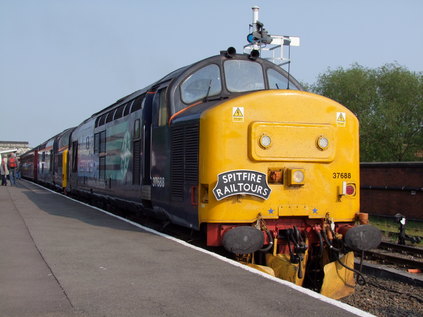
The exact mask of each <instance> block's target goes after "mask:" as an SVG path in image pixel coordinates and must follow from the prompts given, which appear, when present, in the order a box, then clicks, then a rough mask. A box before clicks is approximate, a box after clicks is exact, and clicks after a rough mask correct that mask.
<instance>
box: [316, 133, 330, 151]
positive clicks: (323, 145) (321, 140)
mask: <svg viewBox="0 0 423 317" xmlns="http://www.w3.org/2000/svg"><path fill="white" fill-rule="evenodd" d="M328 146H329V140H328V139H327V138H325V137H324V136H323V135H321V136H319V137H318V138H317V147H318V148H319V150H322V151H324V150H326V149H327V148H328Z"/></svg>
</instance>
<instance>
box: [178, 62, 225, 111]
mask: <svg viewBox="0 0 423 317" xmlns="http://www.w3.org/2000/svg"><path fill="white" fill-rule="evenodd" d="M221 91H222V83H221V80H220V69H219V66H217V65H215V64H212V65H208V66H206V67H203V68H201V69H199V70H197V71H196V72H195V73H194V74H192V75H190V76H189V77H188V78H187V79H185V81H184V82H183V83H182V85H181V97H182V101H183V102H184V103H186V104H190V103H193V102H195V101H198V100H201V99H202V98H204V97H206V96H215V95H218V94H220V92H221Z"/></svg>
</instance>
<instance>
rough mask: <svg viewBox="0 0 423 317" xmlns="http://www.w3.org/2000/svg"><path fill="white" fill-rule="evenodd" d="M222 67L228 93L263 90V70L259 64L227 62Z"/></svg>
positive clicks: (236, 61) (237, 61) (239, 61)
mask: <svg viewBox="0 0 423 317" xmlns="http://www.w3.org/2000/svg"><path fill="white" fill-rule="evenodd" d="M223 66H224V70H225V79H226V85H227V88H228V90H229V91H230V92H243V91H252V90H260V89H264V77H263V70H262V68H261V65H260V64H259V63H256V62H251V61H241V60H228V61H226V62H225V63H224V64H223Z"/></svg>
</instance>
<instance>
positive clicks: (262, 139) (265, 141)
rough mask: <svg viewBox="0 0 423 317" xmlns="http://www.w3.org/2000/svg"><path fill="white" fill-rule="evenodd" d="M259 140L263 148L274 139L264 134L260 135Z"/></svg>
mask: <svg viewBox="0 0 423 317" xmlns="http://www.w3.org/2000/svg"><path fill="white" fill-rule="evenodd" d="M259 142H260V146H261V147H262V148H264V149H267V148H268V147H269V146H270V145H271V144H272V139H271V138H270V136H268V135H266V134H262V135H261V136H260V140H259Z"/></svg>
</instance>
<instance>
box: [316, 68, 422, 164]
mask: <svg viewBox="0 0 423 317" xmlns="http://www.w3.org/2000/svg"><path fill="white" fill-rule="evenodd" d="M310 90H311V91H313V92H315V93H318V94H321V95H324V96H326V97H329V98H331V99H334V100H336V101H338V102H339V103H341V104H343V105H344V106H346V107H347V108H349V109H350V110H351V111H352V112H353V113H355V114H356V116H357V117H358V119H359V120H360V138H361V139H360V148H361V149H360V154H361V161H364V162H366V161H367V162H371V161H380V162H382V161H387V162H389V161H415V160H422V159H423V158H422V157H418V156H416V153H417V152H419V151H423V73H413V72H410V71H409V70H407V69H406V68H404V67H402V66H399V65H397V64H387V65H384V66H382V67H379V68H377V69H368V68H365V67H362V66H360V65H358V64H354V65H352V66H351V68H349V69H346V70H344V69H343V68H338V69H336V70H330V69H329V70H328V71H327V72H326V73H325V74H322V75H320V76H319V78H318V80H317V83H316V84H315V85H312V86H311V87H310Z"/></svg>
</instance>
